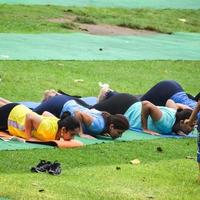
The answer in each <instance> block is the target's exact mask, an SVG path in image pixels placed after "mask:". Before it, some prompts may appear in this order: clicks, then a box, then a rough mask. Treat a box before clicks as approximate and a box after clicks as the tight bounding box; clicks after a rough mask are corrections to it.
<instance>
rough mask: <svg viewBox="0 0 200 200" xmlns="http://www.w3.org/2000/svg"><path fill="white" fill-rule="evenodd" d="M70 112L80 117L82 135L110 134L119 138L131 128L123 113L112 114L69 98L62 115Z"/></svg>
mask: <svg viewBox="0 0 200 200" xmlns="http://www.w3.org/2000/svg"><path fill="white" fill-rule="evenodd" d="M64 113H68V114H70V115H72V116H74V117H75V118H77V119H79V121H80V124H81V127H82V130H81V133H80V135H81V136H82V135H84V134H88V135H91V136H94V137H96V136H100V135H109V136H110V137H112V138H113V139H115V138H118V137H120V136H121V135H122V133H123V132H124V131H125V130H127V129H129V122H128V120H127V119H126V117H125V116H123V115H121V114H115V115H111V114H109V113H107V112H101V111H98V110H96V109H89V108H86V107H84V106H82V105H80V104H78V103H77V102H76V101H75V100H69V101H68V102H66V103H65V104H64V105H63V108H62V111H61V115H63V114H64Z"/></svg>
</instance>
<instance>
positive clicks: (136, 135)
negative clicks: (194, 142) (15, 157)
mask: <svg viewBox="0 0 200 200" xmlns="http://www.w3.org/2000/svg"><path fill="white" fill-rule="evenodd" d="M196 136H197V135H196V134H191V135H189V136H188V137H190V138H196ZM161 138H174V139H180V138H187V137H181V136H175V135H174V136H173V135H171V136H164V135H163V136H152V135H149V134H145V133H142V132H136V131H126V132H125V133H124V134H123V136H122V137H121V138H118V139H116V140H112V139H111V138H108V137H100V138H98V139H86V138H80V137H78V136H77V137H75V139H76V140H78V141H80V142H82V143H83V144H84V145H92V144H101V143H109V142H126V141H133V142H134V141H137V140H152V139H161ZM36 148H37V149H44V148H55V147H53V146H49V145H42V144H33V143H22V142H19V141H8V142H5V141H2V140H0V151H2V150H21V149H36Z"/></svg>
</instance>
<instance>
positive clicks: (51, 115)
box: [42, 111, 55, 117]
mask: <svg viewBox="0 0 200 200" xmlns="http://www.w3.org/2000/svg"><path fill="white" fill-rule="evenodd" d="M42 116H45V117H55V115H53V114H52V113H50V112H48V111H44V112H43V113H42Z"/></svg>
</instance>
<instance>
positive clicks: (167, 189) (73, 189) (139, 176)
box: [0, 139, 199, 200]
mask: <svg viewBox="0 0 200 200" xmlns="http://www.w3.org/2000/svg"><path fill="white" fill-rule="evenodd" d="M157 147H161V148H162V150H163V151H162V152H159V151H157ZM194 147H195V140H194V139H179V140H174V139H162V140H160V139H159V140H153V141H137V142H136V141H135V142H134V141H133V142H125V143H123V142H121V143H120V142H116V143H114V144H113V143H112V144H101V145H92V146H86V147H83V148H79V149H68V150H59V149H51V150H50V149H47V150H27V151H12V152H8V151H3V152H0V156H1V162H0V173H1V178H0V184H1V187H0V194H1V196H3V197H7V198H10V199H63V200H64V199H85V200H87V199H102V200H103V199H108V200H110V199H113V200H114V199H177V200H178V199H198V192H199V185H198V183H197V182H196V179H197V175H198V173H197V165H196V162H195V160H194V159H195V150H196V149H195V148H194ZM187 157H191V158H192V159H186V158H187ZM136 158H137V159H139V160H140V161H141V163H140V164H139V165H132V164H130V161H131V160H133V159H136ZM193 158H194V159H193ZM39 159H47V160H51V161H54V160H59V161H60V162H61V164H62V174H61V175H60V176H52V175H49V174H46V173H41V174H34V173H31V172H30V168H31V166H34V165H36V164H37V163H38V161H39ZM40 191H42V192H40Z"/></svg>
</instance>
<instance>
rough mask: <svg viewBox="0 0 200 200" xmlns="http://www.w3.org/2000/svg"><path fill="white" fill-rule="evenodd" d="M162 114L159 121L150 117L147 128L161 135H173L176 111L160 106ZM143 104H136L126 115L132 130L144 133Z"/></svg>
mask: <svg viewBox="0 0 200 200" xmlns="http://www.w3.org/2000/svg"><path fill="white" fill-rule="evenodd" d="M158 107H159V108H160V110H161V112H162V117H161V118H160V120H158V121H153V120H152V118H151V117H150V116H149V117H148V120H147V124H148V125H147V128H148V129H149V130H152V131H155V132H157V133H160V134H173V133H172V127H173V125H174V123H175V121H176V110H174V109H172V108H168V107H165V106H158ZM141 113H142V102H137V103H134V104H133V105H132V106H131V107H130V108H129V109H128V110H127V111H126V113H125V114H124V115H125V116H126V117H127V119H128V120H129V124H130V129H131V130H140V131H142V119H141Z"/></svg>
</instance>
